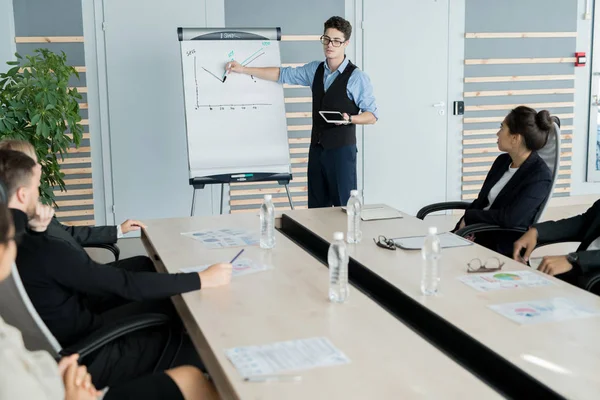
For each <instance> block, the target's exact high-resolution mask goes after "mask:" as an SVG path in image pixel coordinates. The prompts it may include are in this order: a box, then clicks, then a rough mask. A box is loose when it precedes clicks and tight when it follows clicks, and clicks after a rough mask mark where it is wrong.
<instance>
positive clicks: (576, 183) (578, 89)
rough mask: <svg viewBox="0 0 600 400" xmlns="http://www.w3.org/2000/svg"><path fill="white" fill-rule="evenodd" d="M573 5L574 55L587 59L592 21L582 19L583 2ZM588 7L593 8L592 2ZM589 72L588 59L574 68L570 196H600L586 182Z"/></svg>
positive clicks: (599, 191)
mask: <svg viewBox="0 0 600 400" xmlns="http://www.w3.org/2000/svg"><path fill="white" fill-rule="evenodd" d="M577 1H578V5H579V12H578V13H577V18H578V21H577V51H585V52H586V54H587V55H588V56H589V55H590V54H591V51H592V20H591V19H589V20H585V19H583V14H584V13H585V5H586V2H587V0H577ZM591 3H592V5H593V2H591ZM597 18H600V16H597ZM597 57H599V56H597ZM590 69H591V63H590V62H589V58H588V64H587V65H586V66H585V67H582V68H575V120H574V124H575V129H574V131H573V132H574V135H573V165H572V171H573V172H572V178H571V179H572V182H571V196H576V195H585V194H600V182H587V168H588V144H589V112H590Z"/></svg>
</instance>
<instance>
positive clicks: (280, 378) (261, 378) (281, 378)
mask: <svg viewBox="0 0 600 400" xmlns="http://www.w3.org/2000/svg"><path fill="white" fill-rule="evenodd" d="M301 380H302V376H300V375H255V376H247V377H245V378H244V381H245V382H298V381H301Z"/></svg>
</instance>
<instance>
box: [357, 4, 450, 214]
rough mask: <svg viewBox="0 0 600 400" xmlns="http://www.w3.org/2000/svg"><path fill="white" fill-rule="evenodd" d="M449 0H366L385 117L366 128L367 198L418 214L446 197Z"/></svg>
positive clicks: (369, 62) (368, 56)
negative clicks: (383, 2) (383, 1)
mask: <svg viewBox="0 0 600 400" xmlns="http://www.w3.org/2000/svg"><path fill="white" fill-rule="evenodd" d="M448 11H449V10H448V0H435V1H434V0H419V1H404V0H402V1H386V2H385V6H382V2H381V1H377V0H365V1H364V21H365V25H364V26H365V28H364V44H363V49H364V69H365V71H366V72H367V74H368V75H369V77H370V78H371V81H372V82H373V87H374V92H375V96H376V98H377V104H378V107H379V114H380V115H379V118H380V119H379V121H378V122H377V124H376V125H374V126H367V127H366V128H365V135H364V155H363V156H364V199H365V202H367V203H371V204H372V203H386V204H388V205H390V206H393V207H396V208H398V209H400V210H402V211H404V212H407V213H410V214H413V215H414V214H415V213H416V212H417V211H418V210H419V209H420V208H421V207H422V206H425V205H427V204H431V203H435V202H440V201H445V200H446V144H447V116H446V113H447V112H448V111H449V110H451V107H448V105H447V97H448V96H447V92H448V78H447V76H448Z"/></svg>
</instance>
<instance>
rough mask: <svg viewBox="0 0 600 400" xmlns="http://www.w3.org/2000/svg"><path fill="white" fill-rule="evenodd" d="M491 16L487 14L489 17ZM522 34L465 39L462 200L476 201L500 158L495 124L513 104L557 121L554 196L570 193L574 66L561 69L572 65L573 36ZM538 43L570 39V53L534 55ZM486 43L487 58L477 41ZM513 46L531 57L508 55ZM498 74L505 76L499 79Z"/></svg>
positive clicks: (470, 34)
mask: <svg viewBox="0 0 600 400" xmlns="http://www.w3.org/2000/svg"><path fill="white" fill-rule="evenodd" d="M492 15H493V13H490V18H492ZM526 29H527V27H525V26H524V27H523V30H524V32H487V33H479V32H468V33H466V34H465V38H466V40H465V54H469V55H471V57H465V66H466V67H465V78H464V97H465V115H464V118H463V127H464V129H463V140H462V143H463V150H462V178H461V191H462V199H463V200H473V199H475V198H476V197H477V194H478V193H479V190H480V189H481V186H482V184H483V181H484V179H485V177H486V174H487V172H488V171H489V169H490V167H491V165H492V163H493V161H494V160H495V159H496V157H497V156H498V155H499V154H500V153H499V150H498V148H497V147H496V140H497V137H496V132H497V131H498V129H499V124H500V123H501V122H502V121H503V119H504V117H505V115H506V114H507V113H508V112H509V111H510V110H512V109H513V108H515V107H517V106H519V105H528V106H530V107H532V108H535V109H536V110H538V111H539V110H541V109H548V110H549V111H550V112H551V113H552V114H553V115H556V116H558V117H559V118H560V119H561V122H562V128H561V135H562V137H561V141H562V147H561V160H560V171H559V177H558V181H557V184H556V187H555V190H554V195H555V196H568V195H569V194H570V190H571V189H570V188H571V175H572V168H571V166H572V160H571V158H572V155H573V136H574V135H575V132H574V126H573V122H574V117H575V115H574V107H575V102H574V93H575V82H574V80H575V73H574V72H575V70H574V65H573V66H572V67H570V66H569V67H565V64H573V63H574V58H573V57H572V55H573V52H575V39H574V38H576V36H577V33H576V32H551V29H552V27H549V32H526ZM538 38H539V39H543V38H570V39H571V41H572V47H573V48H572V49H570V48H568V46H567V49H566V50H565V51H564V52H561V53H557V52H556V51H555V52H551V51H548V50H544V51H540V47H538V46H539V45H538V43H539V41H538V40H537V39H538ZM487 39H493V43H494V50H495V51H494V52H493V53H492V52H486V50H485V49H484V48H483V47H482V46H481V43H482V41H484V42H487ZM564 40H569V39H564ZM490 42H492V40H490ZM515 43H518V45H519V46H520V47H519V50H520V51H521V53H522V51H523V46H531V52H530V53H531V54H535V56H534V57H531V58H522V57H514V55H515V54H517V53H515V52H514V51H513V49H514V45H515ZM569 43H571V42H569ZM469 46H472V47H469ZM563 47H564V46H563ZM545 48H546V47H544V49H545ZM482 49H483V50H482ZM534 49H535V50H537V51H534ZM551 50H552V49H551ZM571 50H572V51H571ZM521 53H518V54H521ZM479 54H482V55H483V54H485V55H488V54H493V57H494V58H482V57H481V56H480V57H477V55H479ZM531 64H540V65H544V67H543V68H542V67H540V71H541V72H540V73H538V74H536V72H537V70H536V69H535V68H533V67H531V66H530V65H531ZM504 66H506V67H504ZM504 71H506V73H504V74H503V72H504ZM520 98H523V102H522V103H519V101H520V100H519V99H520ZM532 99H534V100H533V101H532Z"/></svg>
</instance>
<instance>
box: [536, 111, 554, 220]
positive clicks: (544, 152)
mask: <svg viewBox="0 0 600 400" xmlns="http://www.w3.org/2000/svg"><path fill="white" fill-rule="evenodd" d="M552 119H553V120H554V129H553V132H550V135H548V142H546V145H545V146H544V147H543V148H541V149H540V150H538V154H539V156H540V157H541V158H542V160H544V161H545V162H546V164H547V165H548V168H550V172H551V173H552V186H551V187H550V193H548V197H546V199H545V200H544V202H543V203H542V205H541V206H540V209H539V210H538V212H537V214H536V215H535V220H534V223H536V222H538V221H539V220H540V218H541V217H542V214H543V213H544V211H545V210H546V206H547V205H548V201H549V200H550V198H551V197H552V192H554V185H556V180H557V179H558V171H559V170H560V119H558V117H554V116H553V117H552Z"/></svg>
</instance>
